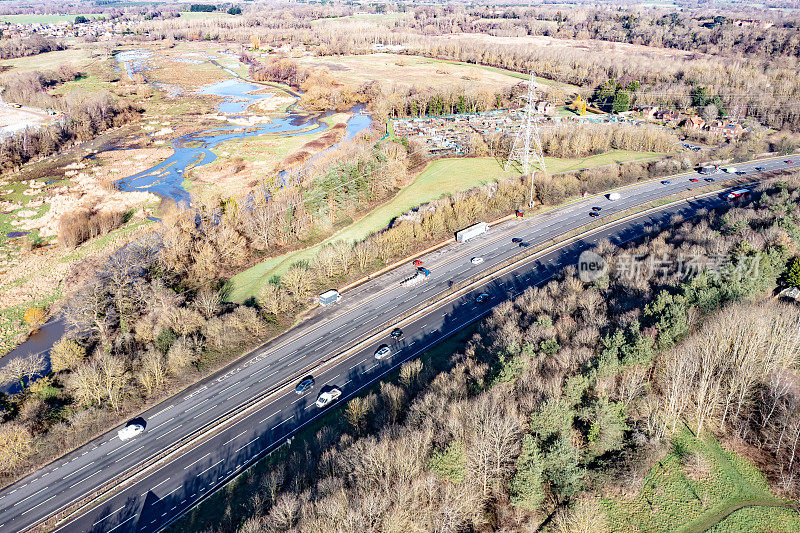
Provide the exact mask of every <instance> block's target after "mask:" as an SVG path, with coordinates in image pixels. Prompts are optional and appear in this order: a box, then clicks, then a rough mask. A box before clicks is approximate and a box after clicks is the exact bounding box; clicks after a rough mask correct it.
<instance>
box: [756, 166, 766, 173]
mask: <svg viewBox="0 0 800 533" xmlns="http://www.w3.org/2000/svg"><path fill="white" fill-rule="evenodd" d="M763 170H764V167H756V172H762V171H763Z"/></svg>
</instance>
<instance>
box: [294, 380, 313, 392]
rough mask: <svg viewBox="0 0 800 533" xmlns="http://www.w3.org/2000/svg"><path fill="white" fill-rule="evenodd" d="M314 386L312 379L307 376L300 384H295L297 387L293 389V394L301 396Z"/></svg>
mask: <svg viewBox="0 0 800 533" xmlns="http://www.w3.org/2000/svg"><path fill="white" fill-rule="evenodd" d="M313 386H314V378H313V377H311V376H308V377H307V378H305V379H303V381H301V382H300V383H298V384H297V387H295V388H294V392H295V393H296V394H303V393H304V392H306V391H308V390H310V389H311V387H313Z"/></svg>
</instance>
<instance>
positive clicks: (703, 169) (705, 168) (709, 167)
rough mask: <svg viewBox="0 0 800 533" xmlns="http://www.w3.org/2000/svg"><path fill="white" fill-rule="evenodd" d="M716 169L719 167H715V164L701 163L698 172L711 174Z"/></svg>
mask: <svg viewBox="0 0 800 533" xmlns="http://www.w3.org/2000/svg"><path fill="white" fill-rule="evenodd" d="M718 170H719V167H717V165H703V166H702V167H700V170H699V172H700V174H713V173H715V172H717V171H718Z"/></svg>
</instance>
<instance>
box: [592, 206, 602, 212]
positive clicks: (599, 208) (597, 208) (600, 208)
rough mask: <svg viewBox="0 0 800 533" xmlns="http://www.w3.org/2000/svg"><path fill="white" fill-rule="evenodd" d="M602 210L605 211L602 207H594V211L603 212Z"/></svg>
mask: <svg viewBox="0 0 800 533" xmlns="http://www.w3.org/2000/svg"><path fill="white" fill-rule="evenodd" d="M602 209H603V208H602V207H599V206H594V207H593V208H592V211H601V210H602Z"/></svg>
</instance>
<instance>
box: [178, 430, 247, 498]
mask: <svg viewBox="0 0 800 533" xmlns="http://www.w3.org/2000/svg"><path fill="white" fill-rule="evenodd" d="M257 440H258V437H256V438H254V439H253V440H251V441H250V442H248V443H247V444H245V445H244V446H242V447H241V448H237V449H236V450H235V451H234V452H233V453H237V452H238V451H239V450H243V449H245V448H247V447H248V446H250V445H251V444H253V443H254V442H255V441H257ZM192 496H194V494H192Z"/></svg>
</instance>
